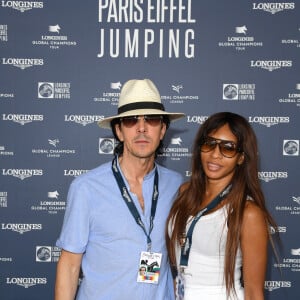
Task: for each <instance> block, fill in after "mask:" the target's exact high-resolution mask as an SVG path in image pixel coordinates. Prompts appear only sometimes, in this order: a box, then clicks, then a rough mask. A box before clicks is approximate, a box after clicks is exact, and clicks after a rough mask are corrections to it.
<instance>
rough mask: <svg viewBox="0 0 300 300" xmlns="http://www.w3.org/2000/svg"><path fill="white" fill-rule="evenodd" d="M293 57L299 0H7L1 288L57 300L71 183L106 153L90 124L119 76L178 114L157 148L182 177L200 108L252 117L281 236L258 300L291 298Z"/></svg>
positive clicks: (297, 286) (297, 240)
mask: <svg viewBox="0 0 300 300" xmlns="http://www.w3.org/2000/svg"><path fill="white" fill-rule="evenodd" d="M299 63H300V2H299V1H293V2H280V1H261V2H260V1H242V0H239V1H238V0H227V1H220V0H207V1H197V0H98V1H96V0H91V1H74V0H73V1H71V0H51V1H26V0H24V1H10V0H2V1H1V2H0V79H1V81H0V108H1V113H0V162H1V164H0V216H1V217H0V241H1V247H0V298H1V299H3V300H34V299H44V300H50V299H53V295H54V293H53V289H54V282H55V270H56V262H57V260H58V258H59V255H60V249H59V248H57V247H56V246H55V242H56V239H57V238H58V235H59V233H60V229H61V225H62V220H63V216H64V211H65V206H66V197H67V192H68V188H69V185H70V183H71V181H72V180H73V179H74V178H75V177H77V176H79V175H80V174H83V173H85V172H87V171H88V170H90V169H92V168H94V167H96V166H98V165H100V164H102V163H104V162H107V161H110V160H111V159H112V157H113V155H112V152H113V148H114V145H115V140H114V139H113V136H112V133H111V132H110V131H109V130H106V129H100V128H99V127H98V126H97V121H99V120H101V119H102V118H104V117H106V116H109V115H113V114H115V112H116V111H117V101H118V96H119V93H120V89H121V87H122V85H123V84H124V82H126V81H127V80H128V79H134V78H135V79H143V78H150V79H151V80H153V81H154V82H155V84H156V85H157V87H158V89H159V90H160V93H161V98H162V102H163V104H164V105H165V107H166V109H167V110H169V111H175V112H184V113H185V114H186V117H185V118H184V119H182V120H180V121H178V122H175V123H172V125H171V127H170V129H169V130H168V132H167V136H166V139H165V143H164V147H165V148H164V154H163V155H161V156H160V157H159V161H160V162H161V163H162V164H163V165H165V166H167V167H169V168H171V169H174V170H177V171H179V172H180V173H181V174H182V175H183V176H184V177H185V178H186V180H188V178H189V176H190V158H191V146H192V143H193V139H194V136H195V133H196V131H197V129H198V128H199V126H201V124H202V123H203V121H204V120H206V118H207V117H208V116H209V115H211V114H212V113H215V112H219V111H232V112H236V113H239V114H241V115H243V116H244V117H246V118H247V119H248V120H249V122H250V123H251V124H252V126H253V128H254V130H255V132H256V134H257V137H258V141H259V147H260V158H261V161H260V170H259V178H260V180H261V185H262V187H263V190H264V193H265V196H266V200H267V205H268V208H269V209H270V211H271V213H272V215H273V216H274V218H275V219H276V221H277V223H278V228H277V229H274V228H273V229H272V230H273V231H275V230H277V231H279V233H280V237H281V240H282V250H281V253H280V259H279V261H276V260H274V259H273V258H271V256H270V259H269V263H268V273H267V277H266V281H265V292H266V299H269V300H282V299H292V300H295V299H299V294H300V277H299V274H300V273H299V271H300V235H299V220H300V189H299V167H300V164H299V139H300V133H299V128H300V118H299V115H300V68H299ZM257 255H259V253H257Z"/></svg>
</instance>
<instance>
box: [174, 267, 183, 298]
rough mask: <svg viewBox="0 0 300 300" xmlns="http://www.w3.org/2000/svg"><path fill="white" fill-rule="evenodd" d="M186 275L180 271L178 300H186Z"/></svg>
mask: <svg viewBox="0 0 300 300" xmlns="http://www.w3.org/2000/svg"><path fill="white" fill-rule="evenodd" d="M184 284H185V279H184V273H183V271H179V272H178V275H177V276H176V300H184Z"/></svg>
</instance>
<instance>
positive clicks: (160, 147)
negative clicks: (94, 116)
mask: <svg viewBox="0 0 300 300" xmlns="http://www.w3.org/2000/svg"><path fill="white" fill-rule="evenodd" d="M162 117H163V120H162V121H163V123H165V124H166V128H167V129H168V128H169V126H170V119H169V117H168V116H167V115H162ZM120 125H121V120H120V118H116V119H113V120H112V121H111V122H110V126H111V129H112V132H113V135H114V137H115V139H116V140H117V141H118V143H117V145H116V146H115V149H114V154H115V155H122V154H123V151H124V144H123V142H121V141H120V140H119V138H118V135H117V133H116V126H120ZM163 147H164V145H163V141H162V140H161V141H160V143H159V145H158V147H157V149H156V151H155V158H156V157H157V156H158V155H159V154H162V153H163Z"/></svg>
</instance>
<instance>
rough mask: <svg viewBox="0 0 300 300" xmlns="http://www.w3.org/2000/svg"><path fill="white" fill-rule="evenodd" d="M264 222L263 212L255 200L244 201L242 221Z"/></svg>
mask: <svg viewBox="0 0 300 300" xmlns="http://www.w3.org/2000/svg"><path fill="white" fill-rule="evenodd" d="M255 222H262V223H265V214H264V212H263V210H262V209H261V208H260V207H259V206H258V205H257V204H256V203H255V201H253V200H252V201H246V204H245V209H244V214H243V223H255Z"/></svg>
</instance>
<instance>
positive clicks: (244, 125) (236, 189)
mask: <svg viewBox="0 0 300 300" xmlns="http://www.w3.org/2000/svg"><path fill="white" fill-rule="evenodd" d="M168 224H169V226H168V227H169V228H168V234H167V247H168V252H169V256H170V262H171V265H172V266H175V267H176V269H177V272H176V273H177V284H176V285H177V287H176V293H177V298H179V299H185V300H196V299H197V300H198V299H203V300H223V299H239V300H240V299H246V300H248V299H249V300H250V299H251V300H252V299H254V300H261V299H264V280H265V273H266V265H267V246H268V240H270V241H271V243H272V245H273V242H272V239H271V237H270V234H269V230H268V226H269V225H271V226H276V224H275V222H274V221H273V219H272V217H271V216H270V214H269V213H268V211H267V209H266V206H265V200H264V196H263V193H262V190H261V187H260V184H259V179H258V150H257V141H256V137H255V133H254V131H253V129H252V128H251V126H250V125H249V123H248V122H247V121H246V119H245V118H243V117H242V116H240V115H237V114H234V113H230V112H221V113H216V114H214V115H212V116H211V117H209V118H208V119H207V120H206V121H205V122H204V124H203V125H202V126H201V127H200V129H199V130H198V133H197V135H196V139H195V142H194V149H193V159H192V176H191V178H190V181H189V182H187V183H185V184H183V185H182V186H181V188H180V191H179V196H178V198H177V199H176V201H175V203H174V204H173V207H172V209H171V211H170V215H169V218H168Z"/></svg>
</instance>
